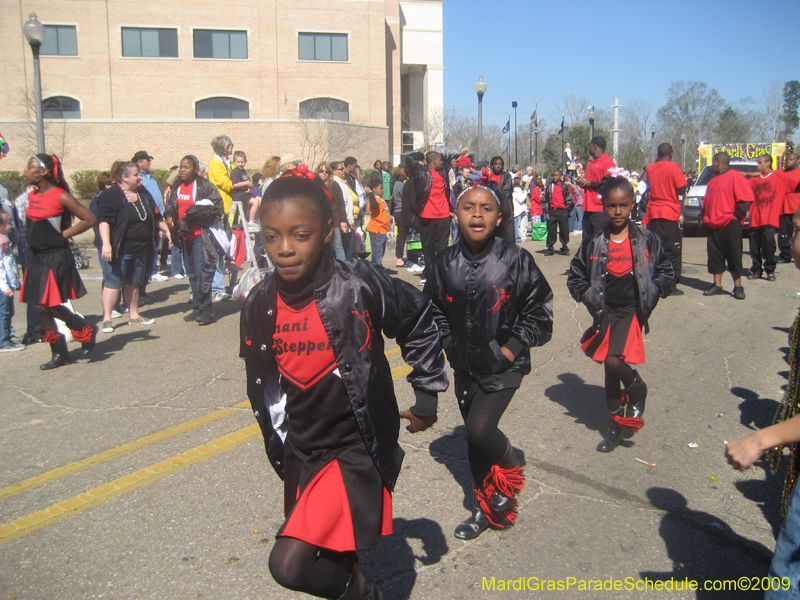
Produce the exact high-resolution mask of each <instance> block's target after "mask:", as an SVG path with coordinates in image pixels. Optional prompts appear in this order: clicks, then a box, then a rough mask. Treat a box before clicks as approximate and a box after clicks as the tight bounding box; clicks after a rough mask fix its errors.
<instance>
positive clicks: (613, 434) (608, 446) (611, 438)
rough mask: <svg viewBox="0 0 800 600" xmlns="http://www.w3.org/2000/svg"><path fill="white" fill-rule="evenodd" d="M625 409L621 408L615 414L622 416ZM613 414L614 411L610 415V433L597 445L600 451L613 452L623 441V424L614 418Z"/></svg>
mask: <svg viewBox="0 0 800 600" xmlns="http://www.w3.org/2000/svg"><path fill="white" fill-rule="evenodd" d="M624 410H625V409H624V408H619V409H617V410H616V411H614V413H613V414H614V415H617V416H622V414H623V411H624ZM611 415H612V413H609V415H608V435H607V436H606V439H604V440H603V441H602V442H600V443H599V444H598V445H597V451H598V452H611V451H612V450H614V448H616V447H617V446H619V443H620V442H621V441H622V426H621V425H620V424H619V423H617V422H616V421H615V420H614V419H612V418H611Z"/></svg>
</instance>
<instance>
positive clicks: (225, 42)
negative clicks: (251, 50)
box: [194, 29, 247, 58]
mask: <svg viewBox="0 0 800 600" xmlns="http://www.w3.org/2000/svg"><path fill="white" fill-rule="evenodd" d="M194 57H195V58H247V32H246V31H214V30H212V29H195V30H194Z"/></svg>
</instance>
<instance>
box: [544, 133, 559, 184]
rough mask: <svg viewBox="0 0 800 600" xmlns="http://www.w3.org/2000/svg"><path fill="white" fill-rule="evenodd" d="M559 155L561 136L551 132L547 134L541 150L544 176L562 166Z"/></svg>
mask: <svg viewBox="0 0 800 600" xmlns="http://www.w3.org/2000/svg"><path fill="white" fill-rule="evenodd" d="M561 156H562V154H561V136H560V135H558V134H557V133H551V134H550V135H548V136H547V141H546V142H545V144H544V150H542V152H541V159H542V161H543V162H544V173H543V176H544V177H548V176H549V175H550V174H551V173H552V172H553V171H555V170H556V169H561V168H563V167H564V165H563V161H562V160H561Z"/></svg>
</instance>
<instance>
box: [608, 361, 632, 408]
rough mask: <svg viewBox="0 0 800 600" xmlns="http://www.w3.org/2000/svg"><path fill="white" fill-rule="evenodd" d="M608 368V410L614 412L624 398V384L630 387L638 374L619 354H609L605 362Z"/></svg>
mask: <svg viewBox="0 0 800 600" xmlns="http://www.w3.org/2000/svg"><path fill="white" fill-rule="evenodd" d="M603 366H604V367H605V370H606V403H607V404H608V412H614V411H615V410H618V409H619V407H620V405H621V404H620V400H621V398H622V384H625V387H629V386H630V385H631V384H632V383H633V381H634V379H636V375H635V374H634V372H633V369H631V367H630V366H629V365H628V363H626V362H625V361H624V360H622V359H621V358H619V357H618V356H607V357H606V360H605V361H604V362H603Z"/></svg>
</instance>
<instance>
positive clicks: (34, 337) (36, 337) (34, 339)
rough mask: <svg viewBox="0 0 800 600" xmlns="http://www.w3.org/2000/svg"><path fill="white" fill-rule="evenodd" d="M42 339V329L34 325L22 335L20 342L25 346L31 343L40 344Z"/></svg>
mask: <svg viewBox="0 0 800 600" xmlns="http://www.w3.org/2000/svg"><path fill="white" fill-rule="evenodd" d="M43 341H44V331H43V330H42V329H40V328H39V327H35V328H33V329H31V330H30V331H28V332H27V333H26V334H25V335H23V336H22V343H23V344H24V345H25V346H30V345H31V344H41V343H42V342H43Z"/></svg>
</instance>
